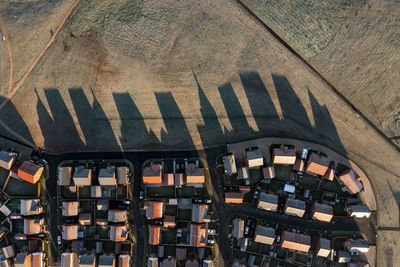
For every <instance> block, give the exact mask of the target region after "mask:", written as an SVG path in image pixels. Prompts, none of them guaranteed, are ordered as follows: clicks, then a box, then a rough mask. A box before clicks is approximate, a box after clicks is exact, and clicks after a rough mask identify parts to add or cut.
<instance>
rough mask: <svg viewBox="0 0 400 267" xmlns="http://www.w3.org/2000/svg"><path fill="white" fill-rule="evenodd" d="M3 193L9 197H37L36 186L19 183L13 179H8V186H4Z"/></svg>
mask: <svg viewBox="0 0 400 267" xmlns="http://www.w3.org/2000/svg"><path fill="white" fill-rule="evenodd" d="M5 192H6V193H7V194H8V195H9V196H21V197H24V196H32V197H37V193H38V185H37V184H31V183H28V182H24V181H19V180H17V179H14V178H10V180H9V181H8V184H7V186H6V190H5Z"/></svg>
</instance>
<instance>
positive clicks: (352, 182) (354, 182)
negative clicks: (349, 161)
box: [339, 170, 363, 194]
mask: <svg viewBox="0 0 400 267" xmlns="http://www.w3.org/2000/svg"><path fill="white" fill-rule="evenodd" d="M358 178H359V176H358V174H357V173H355V172H354V171H353V170H347V171H345V172H344V173H342V174H341V175H340V176H339V180H340V181H341V182H342V183H343V184H344V185H345V187H346V189H347V190H348V191H349V192H350V193H351V194H356V193H358V192H360V191H361V189H362V188H363V185H362V183H361V182H360V181H358Z"/></svg>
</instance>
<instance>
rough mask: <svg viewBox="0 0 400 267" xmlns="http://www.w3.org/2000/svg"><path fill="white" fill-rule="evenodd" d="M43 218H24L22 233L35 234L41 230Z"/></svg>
mask: <svg viewBox="0 0 400 267" xmlns="http://www.w3.org/2000/svg"><path fill="white" fill-rule="evenodd" d="M42 225H43V219H24V234H27V235H36V234H39V233H40V232H42Z"/></svg>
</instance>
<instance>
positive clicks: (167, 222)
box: [164, 215, 176, 228]
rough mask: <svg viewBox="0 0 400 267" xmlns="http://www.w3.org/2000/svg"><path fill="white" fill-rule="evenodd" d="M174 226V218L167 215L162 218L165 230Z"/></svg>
mask: <svg viewBox="0 0 400 267" xmlns="http://www.w3.org/2000/svg"><path fill="white" fill-rule="evenodd" d="M175 225H176V224H175V217H174V216H168V215H165V216H164V227H165V228H168V227H170V228H174V227H175Z"/></svg>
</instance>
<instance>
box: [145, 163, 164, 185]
mask: <svg viewBox="0 0 400 267" xmlns="http://www.w3.org/2000/svg"><path fill="white" fill-rule="evenodd" d="M143 183H145V184H161V183H162V179H161V165H153V166H151V167H147V168H144V170H143Z"/></svg>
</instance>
